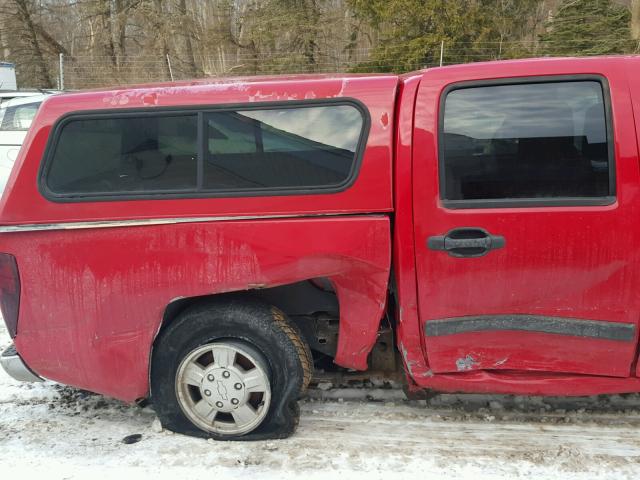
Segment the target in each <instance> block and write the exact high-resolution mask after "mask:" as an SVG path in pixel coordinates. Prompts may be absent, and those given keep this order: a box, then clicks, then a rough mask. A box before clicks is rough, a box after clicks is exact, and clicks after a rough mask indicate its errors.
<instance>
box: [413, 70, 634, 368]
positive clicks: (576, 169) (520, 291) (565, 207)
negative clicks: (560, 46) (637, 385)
mask: <svg viewBox="0 0 640 480" xmlns="http://www.w3.org/2000/svg"><path fill="white" fill-rule="evenodd" d="M415 123H416V131H415V139H414V152H413V155H414V216H415V218H414V223H415V239H416V240H415V241H416V246H415V247H416V259H417V270H418V285H419V309H420V320H421V327H422V330H421V331H422V334H423V335H424V344H425V347H426V354H427V358H428V361H429V365H430V367H431V369H432V370H433V371H434V372H436V373H437V372H462V371H469V370H479V369H483V370H504V369H507V370H525V371H527V370H529V371H547V372H565V373H577V374H591V375H610V376H628V375H629V373H630V368H631V364H632V362H633V358H634V354H635V350H636V343H637V335H638V333H637V322H638V313H639V304H638V291H639V288H638V287H639V285H638V278H639V277H638V273H639V272H638V266H639V265H638V260H639V255H638V231H639V229H638V213H639V212H638V200H639V198H638V185H639V180H640V179H639V174H638V158H637V157H638V152H637V146H636V139H635V132H634V129H633V115H632V110H631V102H630V98H629V90H628V85H627V81H626V77H625V74H624V68H623V65H622V63H621V62H620V61H616V60H602V59H599V61H597V62H596V61H593V60H585V61H560V62H558V61H553V60H552V61H548V62H520V63H510V62H506V63H503V64H497V65H495V64H494V65H490V66H487V65H478V66H462V67H454V68H447V69H436V70H432V71H427V72H426V73H425V75H424V78H423V80H422V82H421V87H420V90H419V93H418V99H417V103H416V122H415Z"/></svg>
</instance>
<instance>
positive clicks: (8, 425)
mask: <svg viewBox="0 0 640 480" xmlns="http://www.w3.org/2000/svg"><path fill="white" fill-rule="evenodd" d="M0 335H1V336H0V344H1V345H5V344H8V338H7V337H6V333H5V332H4V331H2V332H0ZM639 427H640V396H639V395H625V396H611V397H598V398H581V399H572V400H571V399H569V400H567V399H542V398H534V397H510V396H499V395H496V396H486V395H485V396H483V395H467V396H464V395H441V396H438V397H436V398H434V399H432V400H430V401H429V402H428V403H427V402H424V401H414V402H407V401H404V400H403V396H402V393H401V392H400V391H398V390H382V389H373V388H371V389H366V388H360V389H348V390H341V389H328V390H325V389H314V390H312V391H311V392H310V398H307V399H305V400H304V401H303V402H302V418H301V422H300V427H299V429H298V431H297V433H296V434H295V435H294V436H293V437H292V438H290V439H287V440H279V441H269V442H255V443H245V442H213V441H205V440H201V439H193V438H188V437H184V436H181V435H175V434H172V433H170V432H167V431H161V429H160V427H159V424H158V423H157V420H156V419H155V415H154V413H153V410H152V409H151V408H150V407H146V408H140V407H137V406H132V405H126V404H123V403H121V402H118V401H116V400H112V399H109V398H105V397H102V396H99V395H91V394H87V393H86V392H82V391H79V390H76V389H73V388H70V387H64V386H60V385H56V384H54V383H49V382H47V383H44V384H20V383H19V382H15V381H13V380H12V379H10V378H9V377H8V376H6V375H5V374H4V372H2V373H0V476H2V477H4V478H36V475H38V476H41V478H47V479H58V478H65V479H71V478H90V476H91V477H94V478H101V479H102V478H106V479H118V480H123V479H127V478H136V479H141V478H154V479H164V478H167V479H168V478H172V479H176V478H187V477H189V478H198V476H199V475H206V476H207V478H215V479H217V480H219V479H225V478H232V479H239V478H243V479H245V478H251V479H259V478H267V479H278V480H289V479H293V478H305V479H316V478H317V479H320V478H322V479H333V478H338V476H340V477H341V478H342V479H344V480H351V479H365V478H366V479H367V480H372V479H378V478H380V479H382V478H384V479H394V478H397V479H400V478H403V479H404V478H418V477H419V478H421V479H425V480H428V479H445V478H446V479H453V478H464V479H474V480H476V479H484V478H491V479H513V478H528V477H532V478H533V477H535V478H536V480H545V479H553V480H558V479H563V480H567V479H592V478H596V477H597V478H599V479H621V478H632V477H637V476H638V475H639V474H640V430H639ZM132 434H141V435H142V438H141V440H140V441H139V442H137V443H133V444H125V443H123V442H122V439H123V438H124V437H126V436H128V435H132ZM17 475H18V476H17Z"/></svg>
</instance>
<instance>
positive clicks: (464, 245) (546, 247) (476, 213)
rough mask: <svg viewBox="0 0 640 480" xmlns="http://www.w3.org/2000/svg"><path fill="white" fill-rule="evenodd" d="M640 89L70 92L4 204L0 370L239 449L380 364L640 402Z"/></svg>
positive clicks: (483, 82)
mask: <svg viewBox="0 0 640 480" xmlns="http://www.w3.org/2000/svg"><path fill="white" fill-rule="evenodd" d="M638 79H640V58H638V57H616V58H589V59H541V60H525V61H504V62H494V63H477V64H470V65H459V66H452V67H445V68H434V69H429V70H425V71H420V72H416V73H410V74H406V75H401V76H398V75H375V76H367V75H331V76H324V75H323V76H317V75H315V76H289V77H257V78H241V79H232V80H218V79H215V80H202V81H193V82H178V83H171V84H158V85H144V86H135V87H126V88H117V89H108V90H98V91H86V92H77V93H70V94H65V95H57V96H53V97H51V98H49V99H47V100H46V101H45V102H44V103H43V105H42V107H41V108H40V110H39V112H38V114H37V116H36V118H35V120H34V122H33V126H32V128H31V130H30V131H29V134H28V136H27V138H26V141H25V145H24V147H23V149H22V150H21V153H20V155H19V157H18V159H17V161H16V164H15V166H14V168H13V171H12V173H11V176H10V179H9V182H8V184H7V186H6V190H5V192H4V194H3V196H2V200H1V202H0V225H1V226H0V232H1V233H0V252H3V253H2V254H1V255H0V290H1V294H2V295H1V302H0V303H1V306H2V314H3V317H4V320H5V322H6V325H7V329H8V331H9V333H10V335H11V337H13V340H14V343H15V346H12V347H10V348H9V349H8V350H7V351H5V353H4V354H3V355H2V364H3V366H4V367H5V369H6V370H7V371H8V372H9V373H10V374H11V375H13V376H15V377H16V378H19V379H23V380H38V379H40V378H48V379H52V380H55V381H57V382H62V383H65V384H70V385H74V386H77V387H80V388H84V389H87V390H91V391H94V392H99V393H102V394H105V395H110V396H113V397H116V398H119V399H122V400H124V401H135V400H138V399H145V398H150V399H151V401H152V402H153V404H154V407H155V409H156V411H157V413H158V416H159V418H160V420H161V422H162V423H163V425H164V426H165V427H166V428H169V429H172V430H175V431H178V432H183V433H188V434H193V435H200V436H207V437H209V436H210V437H213V438H218V439H227V438H238V437H242V438H250V439H251V438H253V439H256V438H274V437H283V436H286V435H289V434H291V432H293V430H294V428H295V425H296V424H297V420H298V410H297V399H298V398H299V396H300V395H301V394H302V393H303V392H304V390H305V388H306V387H307V385H308V383H309V381H310V379H311V376H312V374H313V371H314V367H315V368H318V369H319V368H326V366H327V365H330V364H337V365H339V366H341V367H345V368H347V369H352V370H365V369H367V368H373V367H372V364H373V363H375V362H376V358H377V354H376V349H377V348H379V347H380V348H381V349H384V347H386V348H387V351H392V352H393V351H394V348H397V350H395V351H397V352H398V356H399V358H401V362H402V364H403V365H404V370H405V372H406V381H407V383H408V388H409V390H411V391H419V390H421V389H431V390H436V391H443V392H454V391H455V392H499V393H512V394H534V395H590V394H598V393H620V392H638V391H640V367H637V363H638V322H639V319H640V295H639V293H638V292H640V227H639V226H638V225H639V224H640V223H639V221H638V219H639V218H640V161H639V156H638V134H639V133H640V81H638ZM391 337H393V339H392V340H390V341H389V339H390V338H391ZM381 339H383V340H384V341H382V340H381ZM372 350H373V352H372ZM387 363H388V362H387Z"/></svg>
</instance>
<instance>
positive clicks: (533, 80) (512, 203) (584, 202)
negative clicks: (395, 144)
mask: <svg viewBox="0 0 640 480" xmlns="http://www.w3.org/2000/svg"><path fill="white" fill-rule="evenodd" d="M584 81H595V82H598V83H599V84H600V88H601V89H602V100H603V103H604V108H605V126H606V129H607V149H608V153H609V195H607V196H604V197H547V198H496V199H469V200H448V199H446V198H445V197H444V195H445V185H446V184H445V178H444V177H445V168H444V114H445V111H444V107H445V102H446V99H447V95H449V93H451V92H453V91H455V90H463V89H468V88H475V87H496V86H506V85H526V84H538V83H571V82H584ZM613 132H614V129H613V112H612V108H611V94H610V89H609V82H608V81H607V79H606V77H604V76H603V75H597V74H576V75H544V76H532V77H515V78H499V79H490V80H471V81H464V82H457V83H452V84H450V85H447V86H446V87H445V88H444V90H443V91H442V94H441V95H440V104H439V111H438V187H439V190H440V192H439V199H440V202H441V204H442V206H443V207H444V208H446V209H450V210H457V209H478V208H518V207H577V206H589V207H592V206H606V205H611V204H613V203H615V201H616V165H615V145H614V138H613V137H614V135H613Z"/></svg>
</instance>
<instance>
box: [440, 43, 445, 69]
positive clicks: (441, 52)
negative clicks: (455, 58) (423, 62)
mask: <svg viewBox="0 0 640 480" xmlns="http://www.w3.org/2000/svg"><path fill="white" fill-rule="evenodd" d="M443 59H444V40H442V42H440V66H442V60H443Z"/></svg>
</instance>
